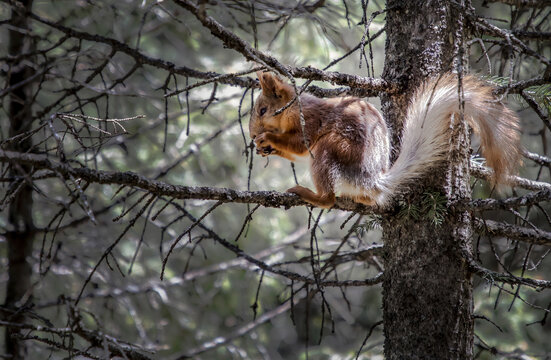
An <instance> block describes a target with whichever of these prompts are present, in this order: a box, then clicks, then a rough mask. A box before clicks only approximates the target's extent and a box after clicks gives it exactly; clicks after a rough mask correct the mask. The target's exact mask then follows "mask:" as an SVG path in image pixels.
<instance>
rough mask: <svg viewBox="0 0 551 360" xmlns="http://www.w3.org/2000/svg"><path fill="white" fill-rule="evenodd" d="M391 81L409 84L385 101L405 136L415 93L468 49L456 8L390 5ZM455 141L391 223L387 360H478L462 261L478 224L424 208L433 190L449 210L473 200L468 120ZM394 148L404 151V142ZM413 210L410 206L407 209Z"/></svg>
mask: <svg viewBox="0 0 551 360" xmlns="http://www.w3.org/2000/svg"><path fill="white" fill-rule="evenodd" d="M387 8H388V9H389V11H388V12H387V24H386V34H387V40H386V58H385V69H384V72H383V78H384V79H385V80H389V81H393V82H396V81H397V82H398V83H400V84H403V85H404V91H403V92H401V93H400V94H397V95H392V96H382V99H381V100H382V104H383V112H384V115H385V119H387V121H388V122H389V125H390V126H391V127H393V128H394V129H398V130H395V131H394V134H399V131H400V129H401V126H400V123H401V121H402V119H404V114H405V111H406V108H407V104H408V101H409V99H410V97H411V95H412V92H413V90H415V88H416V87H417V86H418V85H419V84H421V83H422V82H423V81H424V80H425V79H427V77H429V76H431V75H435V74H439V73H442V72H446V71H450V70H452V66H453V65H454V54H459V55H460V56H461V55H462V53H461V52H458V49H460V46H459V45H460V38H461V32H459V31H458V28H460V19H461V18H460V15H459V14H458V13H457V12H455V13H454V11H453V9H452V8H451V7H450V5H449V2H447V1H440V0H431V1H403V0H388V1H387ZM457 123H459V124H457V125H455V126H454V128H453V130H450V131H452V132H453V135H452V142H451V144H452V150H451V151H450V156H449V161H448V163H447V164H446V165H445V166H442V167H441V168H439V169H436V170H435V171H431V175H430V178H429V177H427V178H426V179H424V180H423V181H419V182H418V183H419V185H418V186H416V187H412V191H411V195H409V196H408V199H406V203H407V204H408V206H415V207H416V208H417V209H420V210H421V212H420V218H417V219H416V218H415V217H414V216H411V215H410V216H408V215H404V213H406V212H402V213H401V214H400V215H397V216H395V217H393V218H390V219H388V221H386V222H385V223H384V224H383V237H384V242H385V249H386V251H385V255H384V264H385V275H384V281H383V312H384V313H383V320H384V334H385V343H384V352H385V358H386V359H389V360H390V359H469V358H472V356H473V338H474V330H473V318H472V312H473V303H472V284H471V277H470V274H469V272H468V269H467V264H466V263H465V261H463V259H462V257H461V247H464V248H467V249H470V248H471V240H470V217H469V214H468V213H466V212H455V213H451V212H450V211H448V213H447V214H444V213H441V214H440V215H444V219H443V221H442V223H441V224H440V225H434V224H433V220H434V219H435V218H434V215H433V214H431V213H429V212H427V211H426V209H424V207H426V206H423V204H422V201H423V199H427V195H424V192H425V191H429V192H430V193H431V194H442V195H444V196H445V198H446V207H447V206H449V205H451V204H452V203H454V202H457V201H464V200H468V199H470V185H469V169H468V159H469V137H468V131H467V128H466V126H465V125H464V122H463V121H457ZM393 140H394V145H395V146H394V148H399V143H398V141H397V137H395V138H394V139H393ZM402 206H405V205H402Z"/></svg>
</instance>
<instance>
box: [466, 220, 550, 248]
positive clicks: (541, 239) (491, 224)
mask: <svg viewBox="0 0 551 360" xmlns="http://www.w3.org/2000/svg"><path fill="white" fill-rule="evenodd" d="M473 224H474V227H475V229H476V230H477V231H478V232H480V233H484V234H488V235H492V236H503V237H507V238H509V239H513V240H519V241H523V242H527V243H530V244H535V245H547V246H551V233H550V232H547V231H543V230H540V229H529V228H525V227H522V226H516V225H511V224H507V223H502V222H497V221H493V220H484V219H480V218H475V219H474V221H473Z"/></svg>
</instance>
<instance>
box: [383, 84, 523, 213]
mask: <svg viewBox="0 0 551 360" xmlns="http://www.w3.org/2000/svg"><path fill="white" fill-rule="evenodd" d="M463 93H464V99H465V119H467V121H468V122H469V125H471V127H472V128H473V129H474V130H475V132H476V133H478V134H479V135H480V137H481V145H482V152H483V155H484V156H485V157H486V160H487V163H488V165H489V166H491V167H492V168H493V169H494V172H495V181H496V182H504V179H505V177H506V175H508V174H512V173H514V171H515V169H516V167H517V165H518V162H519V156H520V132H519V120H518V118H517V117H516V115H515V114H514V112H512V111H511V110H509V109H508V108H507V107H505V106H504V105H503V104H501V103H500V102H498V101H497V100H495V98H494V97H493V96H492V88H491V87H490V86H488V85H485V84H484V83H483V82H481V81H480V80H478V79H476V78H474V77H471V76H469V77H466V78H465V79H464V80H463ZM454 113H459V95H458V91H457V77H456V76H454V75H451V74H448V75H445V76H443V77H441V78H436V79H434V80H431V81H429V82H427V83H425V84H424V85H423V86H421V87H420V88H419V89H418V90H417V92H416V93H415V95H414V96H413V98H412V102H411V105H410V106H409V110H408V113H407V116H406V119H405V121H404V129H403V132H402V144H401V150H400V154H399V156H398V158H397V159H396V162H395V163H394V164H393V165H392V167H391V168H390V169H389V170H388V171H387V172H386V173H384V174H381V176H380V178H379V179H377V181H376V188H377V190H379V192H380V193H379V195H378V196H377V197H376V198H375V201H376V202H377V203H378V204H379V205H381V206H383V205H385V204H386V203H387V202H388V201H389V200H390V198H391V197H392V196H393V195H394V194H396V192H397V191H398V190H399V188H400V187H401V186H403V185H405V184H407V183H408V182H410V181H411V180H413V179H415V178H417V177H419V176H420V175H422V174H424V173H426V171H427V170H428V169H429V168H430V167H431V166H432V165H434V164H435V163H437V162H440V161H442V160H444V159H445V158H446V156H447V153H448V150H449V137H450V119H451V115H452V114H454Z"/></svg>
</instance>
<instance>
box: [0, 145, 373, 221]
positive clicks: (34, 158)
mask: <svg viewBox="0 0 551 360" xmlns="http://www.w3.org/2000/svg"><path fill="white" fill-rule="evenodd" d="M0 162H10V163H11V162H17V163H19V164H28V165H32V166H34V168H35V169H37V170H38V169H49V170H52V171H54V172H56V173H57V174H60V175H63V176H64V177H70V176H72V177H74V178H81V179H84V180H86V181H88V182H93V183H98V184H117V185H126V186H133V187H137V188H140V189H143V190H146V191H148V192H151V193H152V194H155V195H157V196H169V197H172V198H175V199H202V200H217V201H220V202H223V203H229V202H233V203H253V204H260V205H262V206H265V207H285V208H286V209H288V208H290V207H293V206H309V204H308V203H306V202H304V201H302V200H301V199H300V197H299V196H297V195H295V194H290V193H280V192H277V191H239V190H233V189H227V188H215V187H208V186H183V185H172V184H169V183H165V182H162V181H157V180H151V179H148V178H146V177H144V176H142V175H140V174H137V173H134V172H131V171H125V172H116V171H103V170H93V169H90V168H87V167H80V168H76V167H72V166H70V165H68V164H66V163H61V162H57V161H54V160H51V159H50V158H48V157H46V156H45V155H37V154H24V153H18V152H14V151H5V150H0ZM334 208H335V209H339V210H345V211H355V212H358V213H364V214H367V213H372V208H370V207H367V206H364V205H361V204H357V203H355V202H353V201H351V200H348V199H342V198H340V199H339V200H338V201H337V204H336V205H335V207H334Z"/></svg>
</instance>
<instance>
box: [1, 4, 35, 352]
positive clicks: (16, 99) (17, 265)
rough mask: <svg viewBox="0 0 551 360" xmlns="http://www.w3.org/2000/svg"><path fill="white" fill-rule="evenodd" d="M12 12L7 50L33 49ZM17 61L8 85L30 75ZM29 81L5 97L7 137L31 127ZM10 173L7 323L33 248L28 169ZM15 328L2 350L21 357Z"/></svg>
mask: <svg viewBox="0 0 551 360" xmlns="http://www.w3.org/2000/svg"><path fill="white" fill-rule="evenodd" d="M20 3H21V4H23V5H24V6H25V7H26V9H28V10H30V9H31V7H32V0H24V1H21V0H20ZM20 10H21V11H20V12H17V11H12V16H11V19H10V24H11V26H12V28H11V29H10V30H9V41H10V42H9V53H10V55H12V56H16V55H21V54H23V53H28V52H31V51H33V49H34V46H33V41H32V37H31V36H29V34H28V33H27V32H28V31H29V24H28V19H27V18H26V16H25V14H24V13H23V11H22V10H23V9H20ZM28 60H29V58H25V60H24V61H17V62H16V63H14V64H11V68H12V72H11V74H10V77H9V82H8V84H9V85H8V86H10V87H11V86H13V85H16V84H18V83H20V82H22V81H24V80H25V79H28V78H30V77H31V76H32V74H33V69H32V67H29V66H28V65H27V64H26V63H25V61H28ZM31 103H32V83H29V84H25V85H23V86H19V87H17V88H15V89H14V90H13V91H12V92H11V93H10V98H9V110H8V113H9V120H10V131H9V136H10V137H12V136H15V135H18V134H21V133H24V132H26V131H29V130H30V129H31V126H32V120H33V119H32V111H31ZM31 147H32V141H31V139H30V138H28V139H27V140H24V141H21V142H14V143H11V144H10V145H9V150H14V151H20V152H27V151H29V150H30V149H31ZM11 176H13V177H20V178H21V179H25V180H24V182H23V183H20V182H18V181H15V182H12V184H11V186H10V189H9V191H10V190H14V191H16V193H15V197H14V199H13V200H12V202H11V204H10V208H9V216H8V220H9V226H10V231H9V232H8V233H7V236H6V238H7V241H8V261H9V267H8V275H9V279H8V283H7V285H6V299H5V303H4V306H5V308H6V309H7V311H6V313H5V316H4V317H5V319H6V320H8V321H10V322H23V321H24V318H25V317H24V315H23V313H24V311H19V310H20V308H21V307H22V306H23V305H25V303H26V302H27V301H28V300H29V299H30V296H31V294H32V289H31V276H32V264H31V263H30V257H31V255H32V247H33V232H34V225H33V218H32V207H33V198H32V183H31V180H30V168H29V167H28V166H23V165H13V166H12V171H11ZM17 333H18V331H17V330H15V329H10V328H7V330H6V338H5V346H6V353H7V354H9V355H11V356H12V359H25V358H26V348H25V344H24V341H21V340H19V339H18V336H17Z"/></svg>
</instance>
